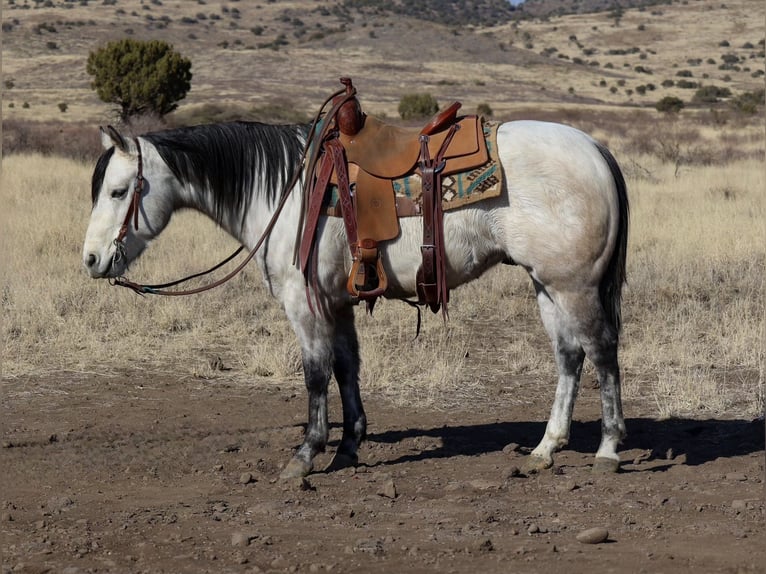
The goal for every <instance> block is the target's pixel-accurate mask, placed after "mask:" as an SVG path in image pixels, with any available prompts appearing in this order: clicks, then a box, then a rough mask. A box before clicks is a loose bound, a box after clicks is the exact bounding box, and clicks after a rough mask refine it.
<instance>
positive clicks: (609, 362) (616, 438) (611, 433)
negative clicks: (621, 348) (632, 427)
mask: <svg viewBox="0 0 766 574" xmlns="http://www.w3.org/2000/svg"><path fill="white" fill-rule="evenodd" d="M603 325H604V326H603V327H602V329H601V330H600V332H596V333H594V336H593V337H591V338H586V337H583V343H584V345H585V352H586V354H587V355H588V358H589V359H590V360H591V361H592V362H593V364H594V365H595V367H596V376H597V378H598V383H599V387H600V389H601V444H600V445H599V447H598V451H597V452H596V460H595V462H594V463H593V471H594V472H617V469H618V468H619V465H620V457H619V455H618V454H617V445H619V444H620V442H621V441H622V439H623V438H625V435H626V434H627V433H626V431H625V418H624V416H623V414H622V396H621V390H620V385H621V383H620V365H619V363H618V360H617V341H618V337H617V331H616V330H615V329H614V328H613V327H612V326H610V325H609V324H607V323H604V324H603Z"/></svg>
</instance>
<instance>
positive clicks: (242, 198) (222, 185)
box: [142, 122, 307, 223]
mask: <svg viewBox="0 0 766 574" xmlns="http://www.w3.org/2000/svg"><path fill="white" fill-rule="evenodd" d="M306 131H307V129H306V128H305V127H303V126H294V125H269V124H262V123H259V122H229V123H220V124H208V125H200V126H192V127H185V128H178V129H172V130H167V131H162V132H154V133H150V134H146V135H144V136H142V138H143V139H145V140H147V141H148V142H150V143H151V144H152V145H154V146H155V148H156V149H157V151H158V152H159V154H160V156H161V157H162V159H163V161H165V163H166V164H167V165H168V167H169V168H170V170H171V171H172V172H173V174H174V175H175V176H176V178H178V180H179V181H181V182H183V183H185V182H189V183H192V184H194V185H195V186H197V187H199V188H200V189H202V190H206V191H207V192H208V193H210V194H211V197H212V201H213V206H214V209H215V214H214V215H215V217H216V220H217V221H218V222H219V223H220V222H222V221H223V220H224V219H226V218H230V217H232V216H235V217H239V218H240V219H244V216H245V214H246V213H247V210H248V208H249V207H250V202H251V200H252V194H253V190H254V189H256V190H258V189H260V190H262V191H264V192H265V193H266V194H267V198H268V201H269V202H274V201H275V199H276V198H278V197H279V195H280V194H281V193H282V192H283V191H285V190H283V187H284V185H285V184H286V183H287V182H289V181H290V180H291V179H292V177H293V175H294V174H295V170H296V169H297V168H298V167H299V161H300V157H301V153H302V151H303V142H304V140H305V133H306Z"/></svg>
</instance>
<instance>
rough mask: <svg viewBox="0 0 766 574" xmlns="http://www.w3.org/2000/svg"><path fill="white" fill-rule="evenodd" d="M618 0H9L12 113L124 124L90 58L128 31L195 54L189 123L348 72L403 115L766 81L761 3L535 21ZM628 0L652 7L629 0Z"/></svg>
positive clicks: (275, 112)
mask: <svg viewBox="0 0 766 574" xmlns="http://www.w3.org/2000/svg"><path fill="white" fill-rule="evenodd" d="M599 2H600V3H599ZM605 2H608V0H579V1H578V2H577V3H575V1H574V0H572V1H570V0H556V1H555V2H554V1H553V0H527V1H526V2H525V3H524V4H523V5H521V6H520V7H518V8H517V9H515V10H514V9H513V7H512V6H511V5H510V4H509V3H507V2H506V0H477V1H475V2H470V3H469V2H467V1H462V2H457V1H454V0H453V1H448V0H422V1H420V2H413V1H411V0H374V1H373V0H260V1H255V0H247V1H244V0H239V1H237V0H222V1H218V0H216V1H215V2H214V1H213V0H197V1H194V0H183V1H182V0H76V1H73V0H39V1H34V0H0V3H1V4H2V8H3V10H2V42H3V54H2V56H3V62H2V66H3V70H2V82H1V83H0V90H2V112H3V122H4V124H5V123H6V122H7V121H34V122H45V121H62V122H76V121H83V122H88V123H90V124H97V123H104V122H108V121H114V115H113V106H112V105H110V104H106V103H104V102H102V101H100V100H99V98H98V97H97V95H96V93H95V92H94V90H93V89H92V88H91V79H92V78H91V77H90V76H89V75H88V74H87V72H86V66H85V63H86V61H87V58H88V54H89V53H90V52H91V51H93V50H95V49H97V48H99V47H100V46H103V45H104V44H105V43H106V42H108V41H110V40H114V39H120V38H134V39H136V40H155V39H161V40H164V41H167V42H169V43H171V44H173V46H174V47H175V48H176V50H178V51H179V52H180V53H181V54H183V55H184V56H186V57H189V58H190V59H191V60H192V74H193V78H192V89H191V90H190V92H189V94H188V95H187V97H186V98H185V99H184V100H183V102H181V106H180V108H179V110H178V113H179V114H185V115H186V118H187V120H185V121H192V120H193V121H207V120H217V119H224V118H231V117H242V118H251V119H264V120H266V121H272V120H273V121H293V120H294V119H295V118H296V117H297V118H300V117H303V118H305V117H306V116H308V115H309V114H313V113H314V111H315V109H316V106H317V105H318V103H319V102H321V101H322V100H323V99H324V98H325V97H326V96H327V94H328V93H329V92H331V91H332V90H335V89H336V88H337V86H338V78H339V77H340V76H351V77H353V79H354V83H355V85H356V86H357V87H358V89H359V90H360V94H361V97H362V99H363V104H364V106H365V109H366V110H367V111H368V112H369V113H374V114H377V115H386V116H388V117H390V118H396V117H398V112H397V109H398V104H399V101H400V99H401V98H402V96H403V95H405V94H407V93H411V92H428V93H430V94H431V95H432V96H433V97H435V98H436V99H437V101H438V102H439V103H440V104H447V103H449V102H452V101H454V100H459V101H461V102H463V109H464V110H465V111H466V112H472V111H475V110H476V109H477V108H478V107H479V106H482V108H483V109H486V107H487V106H489V107H490V108H491V109H492V111H493V112H494V115H495V117H498V118H505V117H510V116H512V115H515V114H519V113H520V112H519V110H523V111H524V113H525V114H528V113H529V112H528V111H527V110H532V111H533V112H535V113H537V112H538V111H542V110H544V109H554V108H556V109H560V108H563V107H569V108H571V109H577V110H581V109H583V107H594V106H609V107H614V106H618V107H633V108H644V109H651V110H653V109H654V107H655V104H656V103H657V102H658V101H659V100H661V99H663V98H665V97H675V98H680V99H681V100H682V101H683V102H684V103H685V104H687V107H697V108H710V107H711V106H716V107H717V108H716V109H721V108H724V107H726V106H728V105H729V103H730V102H729V101H728V100H733V99H736V98H738V97H740V96H743V97H744V95H746V94H747V93H749V92H753V93H754V92H756V91H757V90H761V89H762V88H763V77H764V29H763V21H764V17H765V16H766V14H765V13H764V12H765V11H766V5H764V3H763V1H762V0H725V2H722V1H721V0H682V1H675V2H673V3H672V4H664V5H662V6H653V7H651V8H645V7H638V8H627V7H626V8H624V9H621V10H614V9H609V10H606V11H603V10H602V11H600V12H592V13H586V14H584V13H578V14H572V15H566V16H555V15H553V16H542V17H530V16H529V14H530V12H531V11H533V10H538V9H539V10H544V9H547V8H545V7H548V8H562V7H565V8H566V7H571V8H572V9H574V8H577V10H578V11H584V10H590V9H598V8H599V7H602V6H605V5H606V4H605ZM628 2H630V5H631V6H635V5H637V4H639V3H641V4H643V5H646V4H648V3H649V2H647V1H643V2H642V1H641V0H620V3H621V6H628ZM612 5H613V4H612ZM522 12H523V13H524V14H522ZM522 15H523V17H522ZM482 21H486V22H487V23H488V24H487V25H480V24H476V23H477V22H482ZM453 22H462V23H465V24H468V23H472V24H471V25H467V26H460V25H457V24H454V23H453ZM700 89H704V90H705V91H704V92H703V93H701V94H699V95H698V94H697V91H698V90H700ZM727 94H729V95H727ZM748 97H749V96H748Z"/></svg>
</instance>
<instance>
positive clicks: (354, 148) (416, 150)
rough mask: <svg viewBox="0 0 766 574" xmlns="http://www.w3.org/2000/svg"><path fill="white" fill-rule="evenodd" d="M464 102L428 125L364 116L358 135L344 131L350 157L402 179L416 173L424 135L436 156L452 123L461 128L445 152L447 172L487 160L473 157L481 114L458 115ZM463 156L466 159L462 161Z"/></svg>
mask: <svg viewBox="0 0 766 574" xmlns="http://www.w3.org/2000/svg"><path fill="white" fill-rule="evenodd" d="M459 108H460V102H455V103H454V104H452V105H451V106H449V107H448V108H446V109H445V110H444V111H442V112H440V113H439V114H437V115H436V116H435V117H434V119H433V120H431V121H430V122H429V123H428V124H427V125H426V126H425V127H424V128H419V127H416V128H405V127H399V126H394V125H391V124H387V123H384V122H383V121H381V120H380V119H378V118H376V117H374V116H364V119H363V124H362V129H361V130H360V131H359V132H358V133H356V134H354V135H346V134H344V133H343V132H342V131H341V132H340V141H341V143H342V144H343V148H344V149H345V150H346V159H347V160H348V162H349V163H353V164H355V165H357V166H358V167H359V169H360V170H361V171H364V172H366V173H368V174H370V175H373V176H375V177H379V178H383V179H398V178H401V177H403V176H405V175H408V174H411V173H414V172H415V171H416V168H417V164H418V160H419V158H420V151H421V149H420V137H421V136H424V135H425V136H428V138H429V139H428V148H429V150H430V151H431V154H432V155H436V153H437V152H438V150H439V149H440V148H441V146H442V144H443V143H444V140H445V139H446V137H447V134H448V128H449V127H450V126H452V124H455V123H456V124H458V125H459V126H460V129H458V131H457V132H456V133H455V134H454V136H453V138H452V141H451V142H450V144H449V147H448V148H447V151H446V153H445V155H444V159H445V160H446V165H445V170H444V172H445V173H454V172H457V171H461V170H463V169H467V168H470V167H473V166H475V165H476V162H477V161H478V162H479V163H484V162H486V159H484V160H483V161H482V159H481V158H476V157H471V156H474V155H475V154H477V153H479V151H480V147H481V146H480V144H481V143H482V142H483V135H482V130H481V125H480V121H479V118H478V117H477V116H464V117H461V118H457V117H456V116H457V110H458V109H459ZM460 158H463V159H462V160H461V159H460Z"/></svg>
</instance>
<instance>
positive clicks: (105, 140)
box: [100, 126, 128, 151]
mask: <svg viewBox="0 0 766 574" xmlns="http://www.w3.org/2000/svg"><path fill="white" fill-rule="evenodd" d="M100 129H101V145H102V146H104V149H109V148H110V147H114V148H117V149H119V150H120V151H128V144H127V142H126V141H125V138H124V137H122V135H120V132H118V131H117V130H116V129H114V128H113V127H112V126H106V127H101V128H100Z"/></svg>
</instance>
